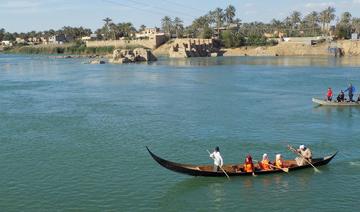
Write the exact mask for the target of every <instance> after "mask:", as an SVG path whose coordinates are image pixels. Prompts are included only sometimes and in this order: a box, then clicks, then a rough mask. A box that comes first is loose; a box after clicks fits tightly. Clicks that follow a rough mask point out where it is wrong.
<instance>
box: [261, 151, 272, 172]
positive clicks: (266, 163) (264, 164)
mask: <svg viewBox="0 0 360 212" xmlns="http://www.w3.org/2000/svg"><path fill="white" fill-rule="evenodd" d="M259 166H260V168H261V169H263V170H272V168H271V163H270V160H269V157H268V155H267V154H266V153H264V154H263V157H262V160H261V161H260V162H259Z"/></svg>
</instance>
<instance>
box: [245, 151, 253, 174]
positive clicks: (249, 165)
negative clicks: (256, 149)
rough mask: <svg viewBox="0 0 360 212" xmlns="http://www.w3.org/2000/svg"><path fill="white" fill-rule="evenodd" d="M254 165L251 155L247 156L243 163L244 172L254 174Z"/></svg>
mask: <svg viewBox="0 0 360 212" xmlns="http://www.w3.org/2000/svg"><path fill="white" fill-rule="evenodd" d="M254 169H255V167H254V164H253V161H252V157H251V155H247V156H246V158H245V163H244V172H254Z"/></svg>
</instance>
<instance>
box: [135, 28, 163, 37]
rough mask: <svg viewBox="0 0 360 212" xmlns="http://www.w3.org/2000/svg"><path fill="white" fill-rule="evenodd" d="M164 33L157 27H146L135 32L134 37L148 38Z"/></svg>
mask: <svg viewBox="0 0 360 212" xmlns="http://www.w3.org/2000/svg"><path fill="white" fill-rule="evenodd" d="M160 34H161V35H164V33H162V32H160V29H159V28H156V27H155V28H146V29H144V30H143V31H141V32H139V33H135V38H137V39H143V38H150V37H154V36H156V35H160Z"/></svg>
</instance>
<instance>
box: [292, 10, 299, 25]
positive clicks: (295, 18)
mask: <svg viewBox="0 0 360 212" xmlns="http://www.w3.org/2000/svg"><path fill="white" fill-rule="evenodd" d="M290 20H291V26H292V29H296V28H298V26H299V24H300V21H301V13H300V12H299V11H296V10H295V11H293V12H292V13H291V15H290Z"/></svg>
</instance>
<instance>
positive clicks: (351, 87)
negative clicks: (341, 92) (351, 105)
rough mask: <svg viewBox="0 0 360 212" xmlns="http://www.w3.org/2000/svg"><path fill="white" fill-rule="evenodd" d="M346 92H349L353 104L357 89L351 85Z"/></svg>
mask: <svg viewBox="0 0 360 212" xmlns="http://www.w3.org/2000/svg"><path fill="white" fill-rule="evenodd" d="M346 91H347V92H348V95H349V102H353V96H354V92H355V87H354V86H353V85H352V84H351V83H350V84H349V87H348V88H347V89H346V90H345V92H346Z"/></svg>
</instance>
